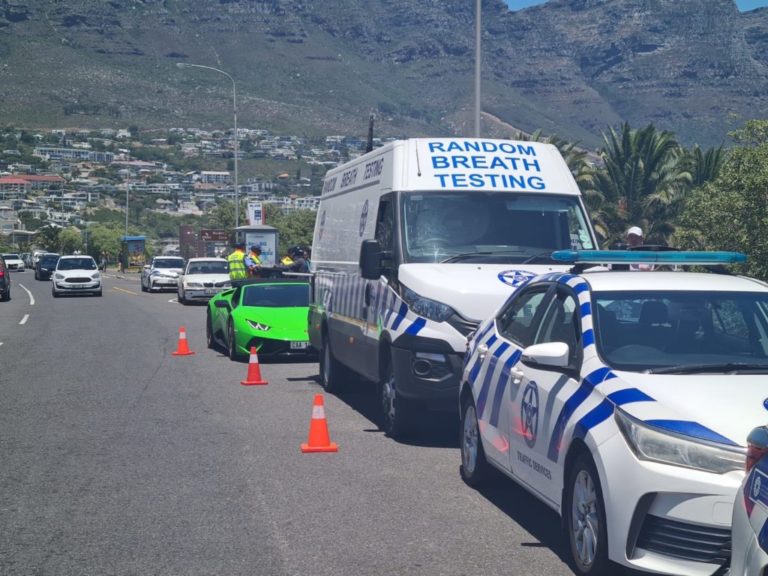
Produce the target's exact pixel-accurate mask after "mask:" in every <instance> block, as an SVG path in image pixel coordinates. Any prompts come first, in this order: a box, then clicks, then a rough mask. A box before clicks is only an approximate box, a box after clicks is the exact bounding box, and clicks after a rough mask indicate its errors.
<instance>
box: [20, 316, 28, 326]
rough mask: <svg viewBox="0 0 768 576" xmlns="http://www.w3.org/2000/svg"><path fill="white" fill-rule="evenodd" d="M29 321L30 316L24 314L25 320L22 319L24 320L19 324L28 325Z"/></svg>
mask: <svg viewBox="0 0 768 576" xmlns="http://www.w3.org/2000/svg"><path fill="white" fill-rule="evenodd" d="M27 320H29V314H24V318H22V319H21V321H20V322H19V324H20V325H22V324H26V323H27Z"/></svg>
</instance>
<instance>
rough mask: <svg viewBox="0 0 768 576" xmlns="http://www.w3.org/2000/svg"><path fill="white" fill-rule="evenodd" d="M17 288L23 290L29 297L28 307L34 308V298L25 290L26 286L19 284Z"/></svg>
mask: <svg viewBox="0 0 768 576" xmlns="http://www.w3.org/2000/svg"><path fill="white" fill-rule="evenodd" d="M19 286H20V287H21V288H23V289H24V292H26V293H27V294H28V295H29V305H30V306H34V305H35V297H34V296H32V292H30V291H29V290H27V287H26V286H24V284H19Z"/></svg>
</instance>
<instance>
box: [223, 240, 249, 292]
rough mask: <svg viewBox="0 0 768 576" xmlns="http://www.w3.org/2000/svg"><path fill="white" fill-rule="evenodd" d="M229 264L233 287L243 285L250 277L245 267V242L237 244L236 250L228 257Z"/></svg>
mask: <svg viewBox="0 0 768 576" xmlns="http://www.w3.org/2000/svg"><path fill="white" fill-rule="evenodd" d="M227 262H229V279H230V281H231V282H232V285H233V286H235V285H237V284H241V283H242V282H243V280H245V279H246V278H247V277H248V269H247V268H246V267H245V242H236V243H235V249H234V250H233V251H232V254H230V255H229V256H227Z"/></svg>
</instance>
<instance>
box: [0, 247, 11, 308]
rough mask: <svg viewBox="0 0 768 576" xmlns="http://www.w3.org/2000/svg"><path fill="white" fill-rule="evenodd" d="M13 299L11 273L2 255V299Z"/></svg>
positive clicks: (0, 265)
mask: <svg viewBox="0 0 768 576" xmlns="http://www.w3.org/2000/svg"><path fill="white" fill-rule="evenodd" d="M10 299H11V274H10V272H9V271H8V267H7V266H6V265H5V260H3V257H2V256H0V300H10Z"/></svg>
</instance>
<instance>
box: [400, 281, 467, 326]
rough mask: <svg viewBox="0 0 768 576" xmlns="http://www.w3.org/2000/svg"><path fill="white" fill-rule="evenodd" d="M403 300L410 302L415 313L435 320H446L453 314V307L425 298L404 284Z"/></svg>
mask: <svg viewBox="0 0 768 576" xmlns="http://www.w3.org/2000/svg"><path fill="white" fill-rule="evenodd" d="M402 296H403V300H404V301H405V303H406V304H408V308H410V309H411V311H413V313H414V314H418V315H419V316H423V317H424V318H428V319H429V320H434V321H435V322H445V321H446V320H448V318H450V317H451V316H453V314H454V311H453V308H451V307H450V306H448V305H447V304H443V303H442V302H438V301H437V300H430V299H429V298H424V296H421V295H420V294H416V292H414V291H413V290H410V289H409V288H406V287H405V286H403V293H402Z"/></svg>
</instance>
